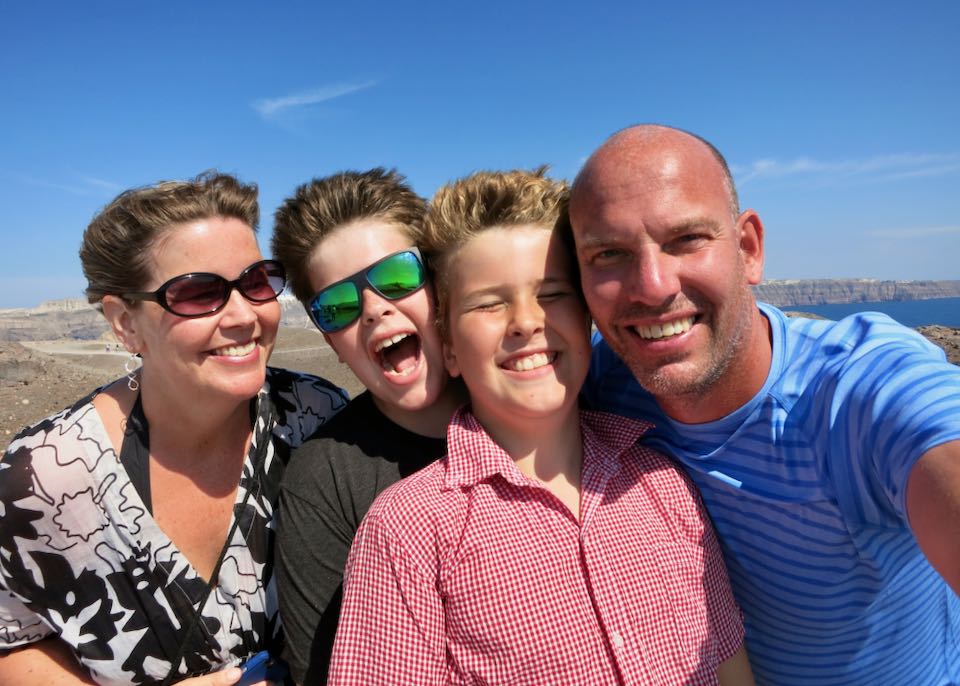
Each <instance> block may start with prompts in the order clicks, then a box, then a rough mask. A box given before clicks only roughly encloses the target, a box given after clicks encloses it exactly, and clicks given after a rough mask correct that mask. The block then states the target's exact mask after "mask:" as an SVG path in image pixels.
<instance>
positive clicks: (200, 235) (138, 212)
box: [0, 173, 345, 684]
mask: <svg viewBox="0 0 960 686" xmlns="http://www.w3.org/2000/svg"><path fill="white" fill-rule="evenodd" d="M256 196H257V190H256V187H255V186H252V185H243V184H241V183H239V182H238V181H237V180H236V179H234V178H233V177H230V176H227V175H222V174H214V173H209V174H205V175H201V176H199V177H197V178H196V179H194V180H193V181H189V182H167V183H160V184H157V185H155V186H152V187H147V188H141V189H134V190H130V191H127V192H125V193H122V194H121V195H120V196H119V197H118V198H117V199H116V200H114V201H113V202H112V203H110V204H109V205H108V206H107V207H106V208H105V209H104V210H103V211H102V212H101V213H100V214H99V215H97V216H96V217H95V218H94V219H93V221H92V222H91V224H90V225H89V227H88V228H87V230H86V232H85V234H84V238H83V245H82V247H81V250H80V259H81V262H82V264H83V270H84V274H85V276H86V277H87V281H88V287H87V297H88V299H89V300H90V302H91V303H94V304H95V305H96V306H98V307H99V308H101V309H102V312H103V314H104V316H105V317H106V319H107V321H108V322H109V324H110V327H111V329H112V330H113V333H114V334H115V335H116V337H117V339H118V340H119V341H120V342H121V344H122V345H123V346H124V348H125V349H126V350H127V351H128V352H129V353H130V354H131V361H132V360H133V359H134V357H133V356H137V357H139V358H140V360H141V361H142V366H140V367H139V368H135V367H134V366H133V365H128V367H127V370H128V376H127V378H125V379H120V380H118V381H116V382H114V383H112V384H110V385H108V386H106V387H104V388H101V389H97V390H96V391H94V392H93V393H92V394H91V395H89V396H87V397H86V398H84V399H82V400H80V401H79V402H77V403H76V404H75V405H74V406H73V407H71V408H68V409H66V410H64V411H62V412H60V413H59V414H56V415H53V416H51V417H48V418H47V419H44V420H43V421H41V422H39V423H38V424H36V425H34V426H32V427H29V428H28V429H26V430H25V431H23V432H22V433H21V434H19V435H18V436H17V437H16V438H15V439H14V440H13V442H12V443H11V444H10V446H9V448H8V450H7V452H6V454H5V455H4V458H3V462H2V463H0V506H2V508H3V525H2V535H0V585H2V587H3V591H4V592H3V593H0V626H2V630H0V642H2V643H3V646H2V647H3V648H4V650H3V651H2V655H3V657H2V658H0V682H2V683H11V684H12V683H16V684H29V683H43V684H47V683H94V682H95V683H99V684H141V683H155V682H164V683H171V682H174V681H177V680H180V679H183V678H185V677H187V676H195V675H199V674H207V673H209V672H217V671H218V673H217V674H209V675H208V676H205V677H201V678H199V679H197V680H196V681H195V682H193V683H197V684H201V683H202V684H230V683H234V682H235V681H236V680H237V679H238V678H239V675H240V670H239V669H233V667H235V666H236V665H239V664H241V663H242V662H244V661H245V660H246V659H247V658H249V657H250V656H252V655H253V654H255V653H257V652H259V651H261V650H262V649H264V648H268V647H270V646H271V643H272V641H273V640H274V637H275V634H276V631H277V628H278V624H277V610H276V607H275V602H274V590H273V583H272V581H273V574H272V561H271V559H270V555H269V551H270V550H271V547H272V546H271V528H272V519H273V513H274V509H275V505H276V499H277V495H278V492H279V481H280V478H281V476H282V473H283V470H284V466H285V464H286V462H287V459H288V456H289V451H290V449H291V448H292V447H294V446H296V445H298V444H299V443H300V442H301V441H302V440H303V439H304V438H306V436H308V435H309V434H310V433H312V432H313V431H314V430H316V429H317V428H318V427H319V426H321V425H322V424H323V423H324V422H325V421H326V420H327V419H328V418H329V417H331V416H332V415H333V414H334V413H335V412H337V411H338V410H339V409H340V408H341V407H343V406H344V405H345V396H344V394H343V393H342V391H340V390H339V389H337V388H335V387H333V386H331V385H330V384H328V383H327V382H326V381H324V380H322V379H318V378H315V377H309V376H304V375H300V374H295V373H291V372H286V371H282V370H275V369H269V368H268V367H267V366H266V365H267V359H268V358H269V356H270V352H271V350H272V349H273V345H274V342H275V339H276V335H277V330H278V327H279V321H280V306H279V304H278V303H277V301H276V298H277V296H278V295H279V294H280V292H281V291H282V290H283V287H284V283H285V274H284V270H283V267H282V265H280V264H279V263H278V262H275V261H273V260H264V259H263V257H262V255H261V254H260V250H259V248H258V246H257V240H256V235H255V233H254V232H255V230H256V226H257V222H258V218H259V216H258V215H259V210H258V206H257V197H256ZM18 647H19V649H17V650H11V649H15V648H18ZM71 653H72V657H71V655H70V654H71ZM72 658H76V659H75V660H74V659H72ZM78 661H79V662H78ZM224 668H226V670H225V671H224ZM57 679H61V680H62V681H56V680H57Z"/></svg>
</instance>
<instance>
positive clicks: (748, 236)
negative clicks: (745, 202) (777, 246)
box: [737, 210, 763, 286]
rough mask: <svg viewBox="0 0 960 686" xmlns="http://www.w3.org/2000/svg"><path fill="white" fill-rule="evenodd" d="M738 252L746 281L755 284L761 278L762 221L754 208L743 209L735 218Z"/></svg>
mask: <svg viewBox="0 0 960 686" xmlns="http://www.w3.org/2000/svg"><path fill="white" fill-rule="evenodd" d="M737 231H738V232H739V235H740V254H741V256H742V259H743V269H744V273H745V274H746V277H747V282H748V283H749V284H750V285H751V286H755V285H757V284H758V283H760V282H761V281H762V280H763V222H762V221H760V215H758V214H757V213H756V212H755V211H754V210H744V211H743V212H742V213H741V214H740V217H739V218H738V219H737Z"/></svg>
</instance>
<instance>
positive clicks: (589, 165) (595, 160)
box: [571, 124, 740, 221]
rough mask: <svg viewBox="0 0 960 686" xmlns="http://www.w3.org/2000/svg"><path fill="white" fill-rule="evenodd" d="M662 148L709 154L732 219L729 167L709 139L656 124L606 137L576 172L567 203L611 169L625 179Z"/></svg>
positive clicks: (736, 207)
mask: <svg viewBox="0 0 960 686" xmlns="http://www.w3.org/2000/svg"><path fill="white" fill-rule="evenodd" d="M664 149H672V150H674V151H676V152H677V153H678V154H685V155H698V154H699V155H703V154H705V153H706V154H709V156H710V158H712V160H713V161H714V162H715V163H716V165H717V167H718V168H719V172H720V174H721V175H722V179H723V183H724V185H725V186H726V192H727V195H728V196H729V198H730V214H731V216H732V217H733V219H734V221H736V218H737V216H738V215H739V214H740V201H739V199H738V198H737V189H736V186H735V185H734V182H733V175H732V174H731V173H730V167H729V165H727V160H726V159H724V157H723V155H722V154H721V153H720V151H719V150H717V148H716V147H714V145H713V144H712V143H710V141H708V140H706V139H704V138H701V137H700V136H698V135H696V134H694V133H690V132H688V131H684V130H683V129H676V128H673V127H670V126H663V125H660V124H638V125H636V126H630V127H627V128H625V129H621V130H620V131H617V132H616V133H614V134H613V135H612V136H610V137H609V138H608V139H607V140H606V141H605V142H604V143H603V145H601V146H600V147H599V148H597V150H596V151H595V152H594V153H593V154H592V155H591V156H590V157H589V159H587V161H586V163H585V164H584V165H583V167H582V168H581V170H580V172H579V173H578V174H577V178H576V179H575V180H574V182H573V186H572V187H571V196H572V198H571V202H574V203H575V202H576V198H577V196H578V194H580V193H582V192H584V191H586V190H588V189H589V188H590V187H592V186H594V185H595V182H599V184H601V185H602V184H603V183H605V182H606V181H607V176H608V174H610V173H611V172H612V173H615V174H617V175H618V177H620V178H624V177H626V178H629V176H630V171H631V169H634V168H636V167H638V166H640V165H642V164H645V163H646V161H647V159H648V156H649V155H650V154H651V153H652V152H655V151H659V150H664Z"/></svg>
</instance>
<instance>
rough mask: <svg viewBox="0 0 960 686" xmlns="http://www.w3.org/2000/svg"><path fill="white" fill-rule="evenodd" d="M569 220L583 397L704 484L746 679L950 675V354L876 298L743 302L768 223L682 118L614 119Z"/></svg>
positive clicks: (957, 521)
mask: <svg viewBox="0 0 960 686" xmlns="http://www.w3.org/2000/svg"><path fill="white" fill-rule="evenodd" d="M570 221H571V225H572V230H573V236H574V241H575V244H576V251H577V258H578V262H579V265H580V270H581V277H582V281H583V289H584V292H585V295H586V298H587V303H588V305H589V306H590V311H591V313H592V314H593V317H594V320H595V321H596V323H597V327H598V329H599V331H600V333H601V334H602V337H601V336H599V335H598V336H597V337H596V340H595V348H594V360H593V362H594V364H593V367H592V368H591V375H590V378H589V379H588V382H587V387H586V389H585V391H584V395H585V397H586V398H587V400H588V402H590V403H591V404H592V405H594V406H595V407H597V408H598V409H605V410H611V411H614V412H619V413H621V414H626V415H631V416H638V417H644V418H647V419H652V421H653V422H654V423H655V427H654V428H653V429H651V430H650V431H649V432H648V433H647V434H646V436H645V437H644V439H643V440H645V441H647V442H648V443H649V444H650V445H652V446H655V447H657V448H659V449H661V450H663V451H664V452H667V453H671V454H673V455H675V456H676V457H677V459H678V460H680V461H681V462H682V463H683V464H684V465H685V466H686V468H687V470H688V471H689V472H690V474H691V476H692V477H693V479H694V480H695V481H696V482H697V485H698V486H699V487H700V489H701V491H702V493H703V497H704V500H705V502H706V505H707V508H708V509H709V511H710V513H711V516H712V517H713V520H714V524H715V525H716V528H717V531H718V533H719V534H720V537H721V541H722V545H723V548H724V554H725V556H726V560H727V566H728V568H729V571H730V577H731V581H732V583H733V588H734V592H735V594H736V596H737V599H738V601H739V602H740V605H741V607H742V608H743V610H744V614H745V619H746V626H747V650H748V653H749V654H750V658H751V662H752V663H753V668H754V674H755V675H756V678H757V681H758V683H761V684H777V685H778V686H789V685H792V684H805V685H806V684H815V685H816V686H827V685H828V684H870V685H871V686H873V685H876V684H897V685H900V684H903V685H908V684H909V685H913V684H924V685H926V684H960V599H958V596H957V593H958V592H960V367H956V366H954V365H951V364H949V363H948V362H947V361H946V360H945V358H944V355H943V352H942V351H941V350H940V349H939V348H937V347H935V346H933V345H932V344H930V343H928V342H927V341H926V340H925V339H924V338H923V337H922V336H920V335H919V334H917V333H916V332H914V331H912V330H910V329H907V328H905V327H902V326H900V325H898V324H896V323H895V322H893V321H892V320H891V319H889V318H887V317H886V316H883V315H878V314H858V315H853V316H851V317H848V318H846V319H844V320H842V321H840V322H831V321H814V320H808V319H800V318H796V319H788V318H787V317H786V316H784V314H783V313H782V312H781V311H780V310H778V309H776V308H774V307H771V306H769V305H766V304H763V303H757V302H756V301H755V300H754V297H753V293H752V290H751V286H752V285H754V284H757V283H759V282H760V280H761V278H762V274H763V257H764V254H763V240H764V228H763V223H762V222H761V220H760V217H759V216H758V214H757V213H756V212H755V211H753V210H750V209H748V210H744V211H742V212H741V211H740V209H739V206H738V200H737V194H736V189H735V187H734V183H733V180H732V178H731V175H730V171H729V169H728V167H727V164H726V162H725V161H724V159H723V157H722V155H721V154H720V153H719V152H718V151H717V150H716V149H715V148H714V147H713V146H712V145H710V144H709V143H707V142H706V141H704V140H703V139H701V138H699V137H697V136H694V135H691V134H689V133H686V132H683V131H679V130H677V129H672V128H668V127H662V126H637V127H633V128H629V129H626V130H623V131H621V132H619V133H617V134H615V135H614V136H613V137H611V138H610V139H609V140H608V141H607V142H606V143H604V144H603V145H602V146H601V147H600V148H599V149H598V150H597V151H596V152H595V153H594V154H593V155H592V156H591V157H590V159H589V160H588V161H587V163H586V164H585V165H584V168H583V170H582V171H581V172H580V174H579V176H578V177H577V179H576V181H575V183H574V187H573V192H572V197H571V203H570ZM823 247H824V250H829V249H830V246H829V245H825V246H823Z"/></svg>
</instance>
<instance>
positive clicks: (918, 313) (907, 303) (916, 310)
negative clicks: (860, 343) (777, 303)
mask: <svg viewBox="0 0 960 686" xmlns="http://www.w3.org/2000/svg"><path fill="white" fill-rule="evenodd" d="M782 309H783V310H784V311H787V312H803V313H806V314H814V315H817V316H818V317H823V318H824V319H843V318H844V317H846V316H847V315H851V314H854V313H855V312H883V313H884V314H886V315H889V316H890V317H892V318H893V319H895V320H897V321H898V322H900V323H901V324H903V325H904V326H909V327H911V328H914V329H915V328H917V327H921V326H931V325H940V326H949V327H952V328H955V329H960V298H931V299H924V300H888V301H885V302H855V303H828V304H826V305H794V306H789V305H787V306H784V307H783V308H782Z"/></svg>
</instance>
